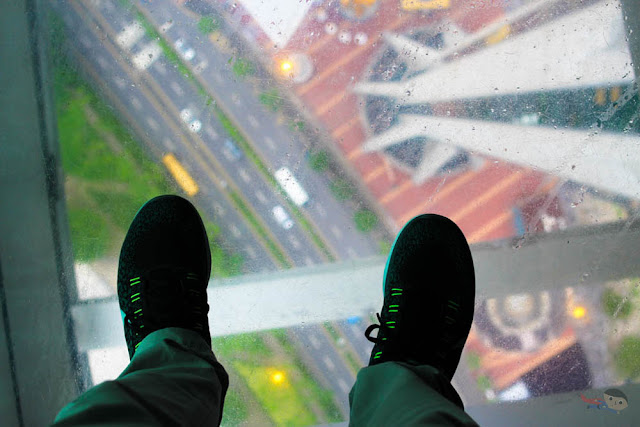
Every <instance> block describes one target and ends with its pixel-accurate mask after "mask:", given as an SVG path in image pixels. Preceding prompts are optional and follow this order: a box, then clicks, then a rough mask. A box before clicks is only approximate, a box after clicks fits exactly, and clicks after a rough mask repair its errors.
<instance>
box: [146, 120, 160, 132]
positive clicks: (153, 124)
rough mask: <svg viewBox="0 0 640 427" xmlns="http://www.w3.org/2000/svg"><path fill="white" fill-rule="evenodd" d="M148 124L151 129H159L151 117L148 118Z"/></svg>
mask: <svg viewBox="0 0 640 427" xmlns="http://www.w3.org/2000/svg"><path fill="white" fill-rule="evenodd" d="M147 123H148V124H149V127H151V129H153V130H156V131H157V130H158V129H159V127H158V122H156V121H155V120H153V119H152V118H151V117H147Z"/></svg>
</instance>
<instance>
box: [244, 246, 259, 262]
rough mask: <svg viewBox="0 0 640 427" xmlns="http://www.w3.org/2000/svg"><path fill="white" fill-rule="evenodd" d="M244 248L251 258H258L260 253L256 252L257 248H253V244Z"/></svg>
mask: <svg viewBox="0 0 640 427" xmlns="http://www.w3.org/2000/svg"><path fill="white" fill-rule="evenodd" d="M244 250H245V251H246V252H247V253H248V254H249V256H250V257H251V258H253V259H256V258H257V255H258V254H256V250H255V249H254V248H253V246H249V245H247V246H246V247H245V248H244Z"/></svg>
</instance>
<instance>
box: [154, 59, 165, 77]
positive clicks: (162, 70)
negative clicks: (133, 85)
mask: <svg viewBox="0 0 640 427" xmlns="http://www.w3.org/2000/svg"><path fill="white" fill-rule="evenodd" d="M153 68H155V69H156V71H157V72H159V73H160V74H162V75H163V76H166V75H167V70H166V69H165V68H164V66H163V65H162V64H161V63H160V62H156V63H155V64H154V65H153Z"/></svg>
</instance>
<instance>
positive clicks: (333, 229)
mask: <svg viewBox="0 0 640 427" xmlns="http://www.w3.org/2000/svg"><path fill="white" fill-rule="evenodd" d="M331 232H332V233H333V235H334V236H336V238H337V239H340V238H342V231H340V229H339V228H338V227H337V226H336V225H335V224H334V225H332V226H331Z"/></svg>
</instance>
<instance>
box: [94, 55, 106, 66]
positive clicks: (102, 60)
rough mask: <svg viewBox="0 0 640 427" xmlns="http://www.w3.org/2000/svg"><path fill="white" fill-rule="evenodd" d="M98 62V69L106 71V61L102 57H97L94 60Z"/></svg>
mask: <svg viewBox="0 0 640 427" xmlns="http://www.w3.org/2000/svg"><path fill="white" fill-rule="evenodd" d="M96 59H97V60H98V65H100V68H102V69H106V68H107V65H108V64H107V60H106V59H104V58H103V57H102V56H98V57H97V58H96Z"/></svg>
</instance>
